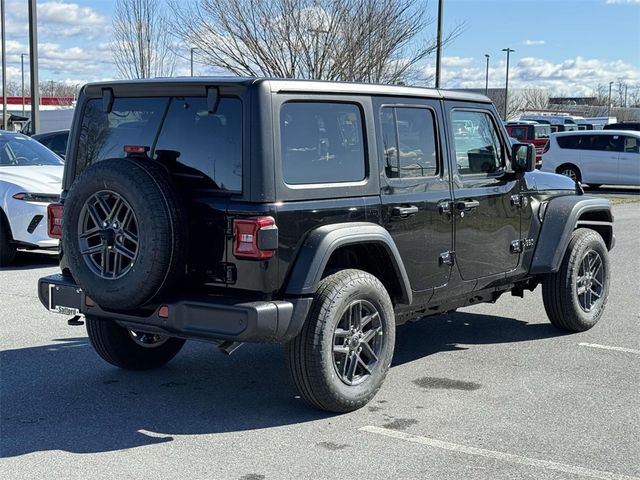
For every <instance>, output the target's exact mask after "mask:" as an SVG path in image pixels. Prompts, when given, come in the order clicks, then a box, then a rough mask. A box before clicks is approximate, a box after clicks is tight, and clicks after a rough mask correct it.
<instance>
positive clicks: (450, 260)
mask: <svg viewBox="0 0 640 480" xmlns="http://www.w3.org/2000/svg"><path fill="white" fill-rule="evenodd" d="M455 260H456V252H452V251H448V252H443V253H441V254H440V265H450V266H451V265H453V264H454V262H455Z"/></svg>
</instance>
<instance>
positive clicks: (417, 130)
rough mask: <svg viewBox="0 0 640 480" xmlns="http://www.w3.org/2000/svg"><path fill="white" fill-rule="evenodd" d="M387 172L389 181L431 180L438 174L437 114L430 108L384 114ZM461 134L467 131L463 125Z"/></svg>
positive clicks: (392, 110) (395, 109)
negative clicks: (418, 178) (390, 179)
mask: <svg viewBox="0 0 640 480" xmlns="http://www.w3.org/2000/svg"><path fill="white" fill-rule="evenodd" d="M380 115H381V118H380V123H381V127H382V128H381V130H382V142H383V148H384V165H385V167H384V171H385V174H386V176H387V178H415V177H430V176H433V175H436V174H437V173H438V157H437V148H436V136H435V119H434V116H433V112H432V111H431V110H430V109H427V108H407V107H384V108H382V110H381V113H380ZM459 126H460V131H463V129H464V131H466V129H465V127H464V123H462V122H461V123H460V125H459Z"/></svg>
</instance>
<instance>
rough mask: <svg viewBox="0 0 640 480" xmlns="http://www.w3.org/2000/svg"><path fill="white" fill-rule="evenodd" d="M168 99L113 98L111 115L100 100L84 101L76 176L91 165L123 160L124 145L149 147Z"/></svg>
mask: <svg viewBox="0 0 640 480" xmlns="http://www.w3.org/2000/svg"><path fill="white" fill-rule="evenodd" d="M168 102H169V99H168V98H159V97H158V98H116V99H115V100H114V102H113V108H112V110H111V112H110V113H108V114H107V113H105V112H103V110H102V99H94V100H90V101H89V102H87V105H86V106H85V109H84V114H83V117H82V125H81V127H80V140H79V144H78V159H77V166H76V173H78V174H79V173H80V172H81V171H82V170H84V168H85V167H86V166H88V165H91V164H92V163H93V162H96V161H99V160H104V159H106V158H114V157H124V156H125V153H124V146H125V145H140V146H147V147H149V148H151V146H152V145H153V141H154V139H155V138H156V135H157V133H158V128H159V127H160V121H161V120H162V116H163V114H164V112H165V110H166V107H167V103H168Z"/></svg>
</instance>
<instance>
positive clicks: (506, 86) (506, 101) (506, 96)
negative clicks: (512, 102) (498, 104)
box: [502, 48, 515, 120]
mask: <svg viewBox="0 0 640 480" xmlns="http://www.w3.org/2000/svg"><path fill="white" fill-rule="evenodd" d="M502 51H503V52H507V74H506V77H505V82H504V120H506V119H507V105H509V54H510V53H511V52H515V50H512V49H511V48H503V49H502Z"/></svg>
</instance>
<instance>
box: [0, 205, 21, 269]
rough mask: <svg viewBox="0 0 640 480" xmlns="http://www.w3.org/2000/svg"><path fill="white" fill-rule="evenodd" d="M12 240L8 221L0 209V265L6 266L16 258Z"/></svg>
mask: <svg viewBox="0 0 640 480" xmlns="http://www.w3.org/2000/svg"><path fill="white" fill-rule="evenodd" d="M12 240H13V239H12V237H11V230H10V229H9V222H7V220H6V218H5V216H4V214H3V213H2V210H0V267H8V266H10V265H11V264H13V262H14V260H15V259H16V253H17V249H16V246H15V245H14V244H13V242H12Z"/></svg>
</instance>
